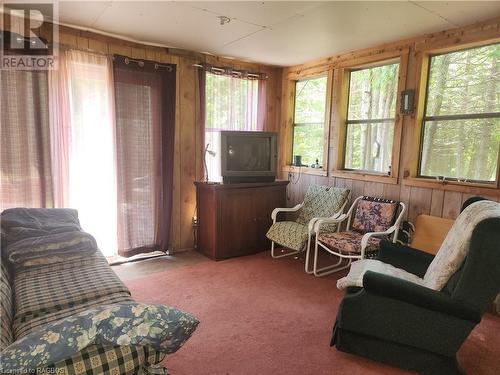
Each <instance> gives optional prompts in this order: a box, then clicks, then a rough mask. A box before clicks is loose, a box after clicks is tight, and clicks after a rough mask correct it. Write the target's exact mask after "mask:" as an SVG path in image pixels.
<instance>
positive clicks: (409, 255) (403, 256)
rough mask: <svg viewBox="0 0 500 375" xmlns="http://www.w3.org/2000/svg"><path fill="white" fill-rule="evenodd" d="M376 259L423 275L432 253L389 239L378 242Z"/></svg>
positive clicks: (431, 258)
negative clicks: (378, 247) (392, 241)
mask: <svg viewBox="0 0 500 375" xmlns="http://www.w3.org/2000/svg"><path fill="white" fill-rule="evenodd" d="M377 259H378V260H380V261H381V262H384V263H388V264H391V265H393V266H394V267H397V268H402V269H404V270H405V271H407V272H410V273H413V274H414V275H417V276H419V277H424V275H425V272H426V271H427V268H429V265H430V264H431V262H432V260H433V259H434V255H432V254H429V253H426V252H424V251H420V250H417V249H413V248H411V247H409V246H404V245H400V244H396V243H391V242H389V241H382V242H380V249H379V252H378V257H377Z"/></svg>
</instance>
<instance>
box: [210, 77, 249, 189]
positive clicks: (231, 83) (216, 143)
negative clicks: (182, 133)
mask: <svg viewBox="0 0 500 375" xmlns="http://www.w3.org/2000/svg"><path fill="white" fill-rule="evenodd" d="M258 95H259V81H258V80H249V79H240V78H233V77H228V76H225V75H218V74H212V73H208V72H207V75H206V81H205V146H206V145H207V144H208V145H209V146H208V149H209V151H211V153H210V154H207V155H206V156H205V161H206V164H207V172H208V176H207V177H208V179H209V180H210V181H220V173H221V171H220V137H219V132H220V131H221V130H236V131H239V130H241V131H243V130H246V131H248V130H252V131H255V130H258V129H257V127H258V125H257V108H258Z"/></svg>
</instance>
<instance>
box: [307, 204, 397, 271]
mask: <svg viewBox="0 0 500 375" xmlns="http://www.w3.org/2000/svg"><path fill="white" fill-rule="evenodd" d="M405 212H406V206H405V205H404V203H402V202H397V201H392V200H388V199H383V198H374V197H367V196H361V197H358V198H356V199H355V200H354V202H353V204H352V206H351V208H349V211H348V212H347V213H346V214H343V215H340V216H338V217H336V218H326V219H319V220H316V222H315V223H314V234H315V243H314V260H313V273H314V275H315V276H325V275H329V274H331V273H334V272H338V271H340V270H343V269H345V268H348V267H350V265H351V262H352V261H353V260H357V259H363V258H366V257H373V256H374V255H376V253H377V251H378V248H379V244H380V241H381V240H383V239H388V238H389V237H390V236H391V235H392V241H393V242H396V240H397V237H398V231H399V226H400V224H401V220H402V219H403V215H404V213H405ZM344 221H347V224H346V228H345V230H344V231H340V224H341V223H343V222H344ZM332 224H335V225H337V231H325V226H328V225H332ZM320 251H326V252H328V253H330V254H333V255H335V256H337V257H338V261H337V262H336V263H335V264H332V265H328V266H324V267H321V268H319V267H318V258H319V252H320ZM344 260H345V262H344ZM342 262H344V264H342Z"/></svg>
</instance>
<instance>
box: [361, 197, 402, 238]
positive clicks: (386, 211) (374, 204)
mask: <svg viewBox="0 0 500 375" xmlns="http://www.w3.org/2000/svg"><path fill="white" fill-rule="evenodd" d="M398 206H399V205H398V203H397V202H392V201H385V200H379V199H368V197H363V199H361V200H360V201H359V202H358V206H357V207H356V215H355V216H354V221H353V223H352V228H353V229H354V230H355V231H357V232H360V233H368V232H385V231H386V230H388V229H389V228H390V227H391V226H392V225H393V223H394V219H395V217H396V214H397V211H398Z"/></svg>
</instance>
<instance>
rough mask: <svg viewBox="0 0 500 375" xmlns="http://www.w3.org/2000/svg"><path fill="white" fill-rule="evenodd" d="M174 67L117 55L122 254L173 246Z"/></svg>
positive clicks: (115, 62)
mask: <svg viewBox="0 0 500 375" xmlns="http://www.w3.org/2000/svg"><path fill="white" fill-rule="evenodd" d="M175 90H176V88H175V65H170V64H168V65H160V64H157V63H153V62H148V61H140V62H137V61H133V60H132V61H131V60H130V59H128V58H126V57H123V56H115V57H114V91H115V111H116V145H117V149H116V152H117V154H116V158H117V187H118V218H119V219H118V238H119V254H120V255H122V256H132V255H134V254H137V253H144V252H149V251H155V250H161V251H166V250H167V248H168V244H169V236H170V220H171V213H172V188H173V186H172V185H173V157H174V154H173V151H174V131H175Z"/></svg>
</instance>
